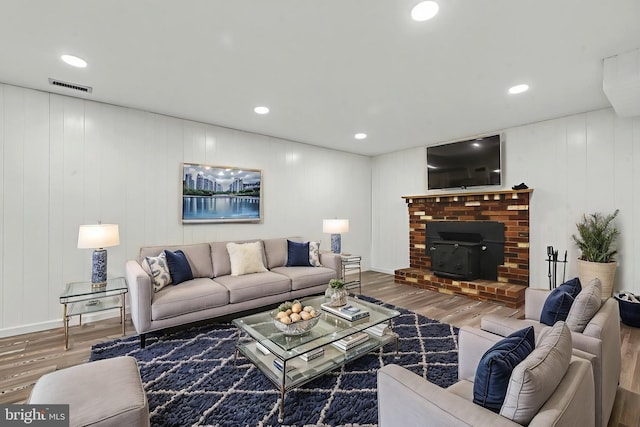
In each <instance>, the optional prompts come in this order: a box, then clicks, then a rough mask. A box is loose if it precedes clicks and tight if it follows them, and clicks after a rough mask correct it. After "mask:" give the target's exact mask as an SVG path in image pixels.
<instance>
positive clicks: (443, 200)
mask: <svg viewBox="0 0 640 427" xmlns="http://www.w3.org/2000/svg"><path fill="white" fill-rule="evenodd" d="M532 192H533V190H532V189H530V188H529V189H525V190H499V191H478V192H457V193H433V194H426V195H418V196H403V197H402V198H403V199H405V202H406V203H407V207H408V213H409V268H403V269H399V270H396V271H395V280H396V282H398V283H404V284H408V285H412V286H417V287H420V288H424V289H430V290H435V291H438V292H442V293H448V294H458V295H465V296H467V297H470V298H474V299H479V300H485V301H497V302H500V303H503V304H506V305H508V306H510V307H517V306H519V305H521V304H522V303H523V302H524V289H526V287H527V286H528V285H529V200H530V198H531V193H532ZM433 221H497V222H501V223H503V224H504V225H505V244H504V264H502V265H499V266H498V280H497V281H488V280H475V281H462V280H452V279H449V278H443V277H437V276H435V275H434V274H433V272H432V271H431V257H430V256H429V255H428V254H427V253H426V234H427V228H428V227H429V224H430V223H431V222H433Z"/></svg>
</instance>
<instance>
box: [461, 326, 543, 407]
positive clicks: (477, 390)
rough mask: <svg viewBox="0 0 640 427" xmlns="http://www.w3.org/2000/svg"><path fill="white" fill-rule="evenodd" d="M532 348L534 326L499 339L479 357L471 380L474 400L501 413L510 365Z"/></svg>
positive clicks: (513, 366) (533, 344) (533, 346)
mask: <svg viewBox="0 0 640 427" xmlns="http://www.w3.org/2000/svg"><path fill="white" fill-rule="evenodd" d="M534 348H535V334H534V333H533V326H529V327H528V328H525V329H521V330H519V331H516V332H514V333H512V334H511V335H509V336H508V337H506V338H503V339H502V340H500V341H498V342H497V343H495V344H494V345H493V347H491V348H490V349H489V350H487V352H486V353H485V354H484V355H483V356H482V358H481V359H480V363H478V368H477V369H476V377H475V380H474V381H473V403H475V404H478V405H480V406H483V407H485V408H487V409H489V410H491V411H493V412H495V413H500V408H501V407H502V404H503V403H504V398H505V396H506V395H507V388H508V387H509V379H510V378H511V372H512V371H513V368H515V367H516V365H517V364H518V363H520V362H522V361H523V360H524V359H525V358H526V357H527V356H528V355H529V354H530V353H531V352H532V351H533V349H534Z"/></svg>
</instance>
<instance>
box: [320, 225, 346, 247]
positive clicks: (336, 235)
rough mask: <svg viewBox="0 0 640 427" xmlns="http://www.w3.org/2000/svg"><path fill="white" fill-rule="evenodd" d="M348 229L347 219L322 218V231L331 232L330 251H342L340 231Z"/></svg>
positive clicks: (344, 231) (343, 231)
mask: <svg viewBox="0 0 640 427" xmlns="http://www.w3.org/2000/svg"><path fill="white" fill-rule="evenodd" d="M348 231H349V220H348V219H323V220H322V232H323V233H330V234H331V252H333V253H335V254H339V253H340V252H342V239H341V236H340V233H347V232H348Z"/></svg>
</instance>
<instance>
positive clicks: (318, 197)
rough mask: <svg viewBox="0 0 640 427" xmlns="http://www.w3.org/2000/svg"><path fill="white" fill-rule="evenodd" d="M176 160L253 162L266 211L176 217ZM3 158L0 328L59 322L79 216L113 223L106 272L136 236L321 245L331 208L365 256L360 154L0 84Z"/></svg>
mask: <svg viewBox="0 0 640 427" xmlns="http://www.w3.org/2000/svg"><path fill="white" fill-rule="evenodd" d="M248 114H252V113H248ZM265 119H266V120H268V117H265ZM182 162H190V163H203V164H211V165H220V166H237V167H245V168H255V169H262V170H263V186H262V189H263V192H264V199H263V202H264V222H263V223H262V224H188V225H183V224H182V222H181V219H180V215H181V205H180V204H181V192H182V181H181V179H182V178H181V175H182ZM0 165H1V167H2V173H0V189H1V191H2V193H1V195H0V236H1V238H2V244H1V245H0V309H1V314H0V336H6V335H13V334H16V333H20V332H28V331H33V330H38V329H46V328H50V327H55V326H61V325H62V322H61V316H62V308H61V306H60V304H59V301H58V297H59V294H60V291H61V290H62V288H63V286H64V284H65V283H66V282H70V281H81V280H90V276H91V252H92V251H91V250H89V249H78V248H77V247H76V246H77V236H78V226H79V225H80V224H90V223H96V222H97V221H98V220H101V221H103V222H105V223H117V224H119V225H120V242H121V244H120V246H117V247H113V248H108V274H109V275H110V276H122V275H123V274H124V264H125V261H126V260H127V259H131V258H135V257H136V256H137V253H138V249H139V248H140V246H143V245H162V244H181V243H199V242H210V241H216V240H230V239H250V238H270V237H284V236H294V235H296V236H302V237H304V238H307V239H310V240H321V241H322V245H321V248H322V249H329V247H330V243H329V235H325V234H323V233H322V219H323V218H335V217H339V218H348V219H349V220H350V230H349V233H347V234H345V235H344V236H343V240H342V241H343V250H344V251H347V252H352V253H358V254H362V255H363V257H364V258H363V265H364V267H365V268H366V267H368V265H369V263H370V260H369V253H370V249H369V248H370V230H371V159H370V158H369V157H365V156H359V155H354V154H348V153H343V152H339V151H335V150H329V149H324V148H319V147H314V146H310V145H305V144H300V143H295V142H291V141H287V140H281V139H276V138H270V137H266V136H262V135H256V134H252V133H247V132H242V131H237V130H231V129H227V128H222V127H218V126H213V125H207V124H202V123H196V122H191V121H188V120H182V119H177V118H172V117H167V116H162V115H158V114H153V113H147V112H143V111H139V110H134V109H130V108H124V107H118V106H113V105H108V104H101V103H96V102H92V101H86V100H81V99H76V98H70V97H65V96H60V95H54V94H48V93H44V92H38V91H33V90H29V89H24V88H18V87H14V86H10V85H0ZM113 314H114V315H117V312H115V311H114V312H113Z"/></svg>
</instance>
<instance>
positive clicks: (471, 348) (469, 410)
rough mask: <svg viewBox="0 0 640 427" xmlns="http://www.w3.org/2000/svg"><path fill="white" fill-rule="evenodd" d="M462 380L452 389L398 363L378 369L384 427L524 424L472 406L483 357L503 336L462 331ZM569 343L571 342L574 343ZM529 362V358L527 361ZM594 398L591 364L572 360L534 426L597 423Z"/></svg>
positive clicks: (582, 426)
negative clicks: (442, 386) (424, 377)
mask: <svg viewBox="0 0 640 427" xmlns="http://www.w3.org/2000/svg"><path fill="white" fill-rule="evenodd" d="M459 338H460V339H459V365H458V377H459V381H458V382H457V383H455V384H454V385H452V386H451V387H449V388H447V389H443V388H440V387H438V386H437V385H434V384H432V383H430V382H428V381H426V380H425V379H423V378H422V377H420V376H418V375H416V374H414V373H413V372H411V371H409V370H407V369H405V368H402V367H400V366H398V365H387V366H385V367H383V368H382V369H380V370H379V371H378V423H379V425H380V427H393V426H417V425H429V426H431V427H439V426H447V427H455V426H467V427H468V426H474V427H475V426H490V427H507V426H510V427H514V426H519V425H520V424H518V423H516V422H514V421H512V420H510V419H509V418H506V417H504V416H502V415H499V414H496V413H494V412H492V411H490V410H489V409H486V408H484V407H482V406H479V405H476V404H475V403H473V380H474V377H475V371H476V367H477V366H478V362H479V361H480V358H481V357H482V355H483V354H484V353H485V352H486V350H488V349H489V348H490V347H491V346H492V345H493V344H495V343H496V342H497V341H498V340H500V339H501V337H499V336H497V335H495V334H491V333H488V332H485V331H481V330H479V329H473V328H468V327H463V328H462V329H461V330H460V335H459ZM569 345H570V344H569ZM525 360H526V359H525ZM593 396H594V385H593V374H592V368H591V364H590V363H589V362H588V361H586V360H584V359H582V358H580V357H576V356H571V360H570V362H569V367H568V368H567V370H566V373H565V374H564V376H563V377H562V379H561V380H560V383H559V385H558V386H557V387H556V389H555V390H554V391H553V392H552V394H551V396H550V397H549V398H548V399H547V400H546V402H545V403H544V404H543V405H542V407H541V408H540V409H539V410H538V412H537V413H536V414H535V416H534V417H533V419H531V421H530V423H529V424H528V425H529V426H530V427H542V426H544V427H548V426H556V427H560V426H579V427H591V426H594V425H595V413H594V412H593V408H592V407H591V406H590V405H585V402H591V401H592V400H593Z"/></svg>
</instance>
